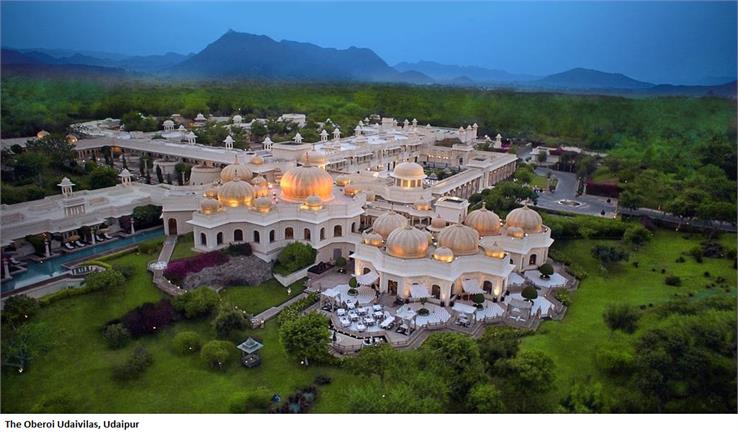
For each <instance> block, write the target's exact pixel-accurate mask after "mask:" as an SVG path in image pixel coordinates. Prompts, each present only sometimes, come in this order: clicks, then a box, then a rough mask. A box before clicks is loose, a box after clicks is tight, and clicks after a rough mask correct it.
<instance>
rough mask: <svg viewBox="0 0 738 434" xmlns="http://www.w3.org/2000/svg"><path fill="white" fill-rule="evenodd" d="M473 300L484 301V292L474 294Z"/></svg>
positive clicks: (478, 302)
mask: <svg viewBox="0 0 738 434" xmlns="http://www.w3.org/2000/svg"><path fill="white" fill-rule="evenodd" d="M472 301H473V302H474V303H477V304H481V303H484V294H474V295H472Z"/></svg>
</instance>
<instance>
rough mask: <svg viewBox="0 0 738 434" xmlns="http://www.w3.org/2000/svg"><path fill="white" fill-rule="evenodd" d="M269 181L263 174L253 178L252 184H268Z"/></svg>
mask: <svg viewBox="0 0 738 434" xmlns="http://www.w3.org/2000/svg"><path fill="white" fill-rule="evenodd" d="M267 184H269V182H267V180H266V178H264V177H263V176H257V177H255V178H254V179H252V180H251V185H267Z"/></svg>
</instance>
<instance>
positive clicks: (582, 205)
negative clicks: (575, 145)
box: [536, 168, 618, 218]
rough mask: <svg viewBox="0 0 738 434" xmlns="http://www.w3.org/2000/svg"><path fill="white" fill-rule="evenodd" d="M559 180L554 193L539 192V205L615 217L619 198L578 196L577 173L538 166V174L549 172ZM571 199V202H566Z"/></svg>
mask: <svg viewBox="0 0 738 434" xmlns="http://www.w3.org/2000/svg"><path fill="white" fill-rule="evenodd" d="M549 172H550V173H551V176H552V177H554V178H556V179H557V180H558V184H557V186H556V190H555V191H554V192H553V193H550V192H548V191H544V192H543V193H539V194H538V203H537V206H538V207H539V208H543V209H550V210H554V211H565V212H571V213H575V214H584V215H593V216H602V214H601V212H602V211H603V210H604V211H605V215H604V217H609V218H614V217H615V215H616V211H617V203H618V201H617V199H610V203H608V202H607V200H608V198H606V197H601V196H592V195H588V194H583V195H580V196H577V175H576V174H574V173H570V172H561V171H558V170H551V169H546V168H537V169H536V174H538V175H542V176H546V175H547V174H548V173H549ZM566 201H571V202H568V203H567V202H566Z"/></svg>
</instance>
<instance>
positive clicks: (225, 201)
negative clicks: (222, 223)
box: [218, 179, 254, 208]
mask: <svg viewBox="0 0 738 434" xmlns="http://www.w3.org/2000/svg"><path fill="white" fill-rule="evenodd" d="M218 200H219V201H220V203H221V204H222V205H223V206H225V207H229V208H235V207H238V206H244V205H246V206H248V205H251V203H252V202H253V201H254V187H252V186H251V184H249V183H248V182H246V181H241V180H240V179H237V180H234V181H228V182H226V183H225V184H223V185H221V186H220V188H219V189H218Z"/></svg>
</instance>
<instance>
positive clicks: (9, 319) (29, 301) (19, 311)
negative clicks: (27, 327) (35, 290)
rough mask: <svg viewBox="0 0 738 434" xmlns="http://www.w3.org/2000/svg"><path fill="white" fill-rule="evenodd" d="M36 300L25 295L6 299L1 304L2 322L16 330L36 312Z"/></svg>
mask: <svg viewBox="0 0 738 434" xmlns="http://www.w3.org/2000/svg"><path fill="white" fill-rule="evenodd" d="M38 307H39V305H38V300H36V299H35V298H32V297H29V296H27V295H14V296H12V297H8V298H7V299H6V300H5V303H4V304H3V311H2V322H3V323H4V324H10V326H11V327H13V328H16V327H18V326H19V325H21V324H23V323H25V322H26V321H28V320H29V319H31V317H33V315H35V314H36V312H38Z"/></svg>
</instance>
